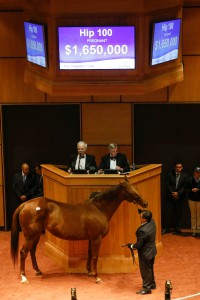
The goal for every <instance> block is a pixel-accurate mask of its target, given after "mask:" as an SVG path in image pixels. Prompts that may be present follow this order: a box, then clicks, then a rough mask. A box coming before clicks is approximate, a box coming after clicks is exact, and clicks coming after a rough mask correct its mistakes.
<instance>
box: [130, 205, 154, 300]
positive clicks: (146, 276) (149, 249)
mask: <svg viewBox="0 0 200 300" xmlns="http://www.w3.org/2000/svg"><path fill="white" fill-rule="evenodd" d="M138 212H139V214H140V220H141V225H140V227H138V229H137V231H136V237H137V241H136V243H135V244H132V243H128V244H127V246H128V248H129V249H130V250H135V249H136V250H137V251H138V258H139V267H140V273H141V277H142V280H143V284H142V290H140V291H138V292H136V294H140V295H145V294H151V290H152V289H156V283H155V278H154V261H155V256H156V253H157V249H156V243H155V239H156V224H155V222H154V220H153V219H152V213H151V212H150V211H149V210H142V211H141V210H138Z"/></svg>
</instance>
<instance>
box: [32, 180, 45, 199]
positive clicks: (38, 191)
mask: <svg viewBox="0 0 200 300" xmlns="http://www.w3.org/2000/svg"><path fill="white" fill-rule="evenodd" d="M43 195H44V193H43V176H42V175H39V174H36V175H35V190H34V192H33V198H36V197H41V196H43Z"/></svg>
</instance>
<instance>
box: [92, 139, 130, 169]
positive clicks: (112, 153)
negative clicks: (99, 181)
mask: <svg viewBox="0 0 200 300" xmlns="http://www.w3.org/2000/svg"><path fill="white" fill-rule="evenodd" d="M108 151H109V154H107V155H104V156H102V158H101V162H100V165H99V167H98V173H99V174H101V173H103V170H104V169H114V170H118V171H119V172H121V173H123V172H129V171H130V167H129V163H128V160H127V157H126V155H125V154H123V153H118V148H117V145H116V144H114V143H111V144H110V145H109V146H108Z"/></svg>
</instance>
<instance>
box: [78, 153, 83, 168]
mask: <svg viewBox="0 0 200 300" xmlns="http://www.w3.org/2000/svg"><path fill="white" fill-rule="evenodd" d="M83 157H84V155H83V153H79V161H78V170H80V169H81V168H80V162H81V158H83Z"/></svg>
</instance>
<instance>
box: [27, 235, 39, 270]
mask: <svg viewBox="0 0 200 300" xmlns="http://www.w3.org/2000/svg"><path fill="white" fill-rule="evenodd" d="M39 240H40V235H39V237H38V238H37V239H36V240H35V242H34V243H33V246H32V248H31V249H30V254H31V261H32V266H33V269H34V270H35V271H36V275H42V272H41V271H40V269H39V268H38V264H37V259H36V255H35V253H36V249H37V245H38V242H39Z"/></svg>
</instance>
